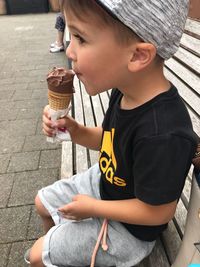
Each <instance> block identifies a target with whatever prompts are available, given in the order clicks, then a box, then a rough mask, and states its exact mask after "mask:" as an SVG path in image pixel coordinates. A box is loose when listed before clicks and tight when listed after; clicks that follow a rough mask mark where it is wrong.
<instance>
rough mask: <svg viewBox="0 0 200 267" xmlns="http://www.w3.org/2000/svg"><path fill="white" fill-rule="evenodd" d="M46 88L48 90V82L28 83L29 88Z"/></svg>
mask: <svg viewBox="0 0 200 267" xmlns="http://www.w3.org/2000/svg"><path fill="white" fill-rule="evenodd" d="M32 89H35V90H43V89H44V90H45V91H47V82H46V81H45V82H35V83H29V84H28V90H32Z"/></svg>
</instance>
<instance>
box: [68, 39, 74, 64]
mask: <svg viewBox="0 0 200 267" xmlns="http://www.w3.org/2000/svg"><path fill="white" fill-rule="evenodd" d="M66 55H67V57H68V58H69V59H70V60H72V61H75V60H76V58H75V53H74V51H73V49H72V45H71V42H69V44H68V46H67V49H66Z"/></svg>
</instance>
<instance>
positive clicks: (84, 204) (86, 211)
mask: <svg viewBox="0 0 200 267" xmlns="http://www.w3.org/2000/svg"><path fill="white" fill-rule="evenodd" d="M96 201H97V200H96V199H95V198H92V197H90V196H88V195H76V196H74V197H73V199H72V202H71V203H69V204H67V205H65V206H63V207H61V208H59V209H58V210H59V211H60V212H61V213H62V216H63V217H64V218H66V219H70V220H76V221H79V220H83V219H87V218H91V217H93V216H94V209H95V203H96Z"/></svg>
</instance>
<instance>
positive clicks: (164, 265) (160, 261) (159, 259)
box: [137, 239, 170, 267]
mask: <svg viewBox="0 0 200 267" xmlns="http://www.w3.org/2000/svg"><path fill="white" fill-rule="evenodd" d="M150 266H151V267H154V266H155V267H170V264H169V262H168V259H167V257H166V253H165V250H164V249H163V246H162V243H161V241H160V239H158V240H157V243H156V246H155V247H154V249H153V251H152V253H151V255H150V256H149V257H147V258H146V259H144V260H143V261H142V262H141V263H140V264H138V265H137V267H150Z"/></svg>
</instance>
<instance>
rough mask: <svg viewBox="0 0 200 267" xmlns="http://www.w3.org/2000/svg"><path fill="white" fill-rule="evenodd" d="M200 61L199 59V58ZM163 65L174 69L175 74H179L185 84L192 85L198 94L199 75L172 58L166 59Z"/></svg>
mask: <svg viewBox="0 0 200 267" xmlns="http://www.w3.org/2000/svg"><path fill="white" fill-rule="evenodd" d="M199 61H200V60H199ZM165 66H167V67H168V68H169V69H171V70H172V71H174V72H175V73H176V75H177V76H179V77H180V78H181V79H182V80H183V81H184V82H185V83H186V84H188V85H189V86H190V87H192V88H193V89H194V90H195V91H196V92H197V94H199V95H200V85H199V77H200V75H199V77H198V76H197V75H196V74H194V73H192V72H190V71H189V70H188V69H186V68H185V67H184V66H183V65H181V64H180V63H179V62H178V61H176V60H174V59H173V58H171V59H169V60H167V61H166V63H165Z"/></svg>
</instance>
